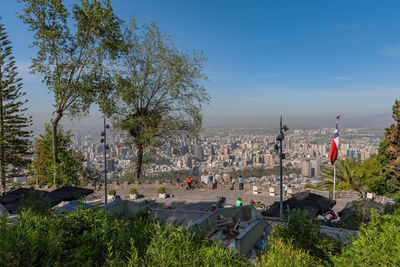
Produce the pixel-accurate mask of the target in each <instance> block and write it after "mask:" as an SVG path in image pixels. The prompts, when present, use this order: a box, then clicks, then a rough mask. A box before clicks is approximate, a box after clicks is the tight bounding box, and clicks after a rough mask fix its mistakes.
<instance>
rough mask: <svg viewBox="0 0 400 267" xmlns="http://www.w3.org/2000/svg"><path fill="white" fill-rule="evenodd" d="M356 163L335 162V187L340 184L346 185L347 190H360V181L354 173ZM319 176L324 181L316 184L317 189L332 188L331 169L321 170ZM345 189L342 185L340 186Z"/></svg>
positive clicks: (346, 161) (352, 160)
mask: <svg viewBox="0 0 400 267" xmlns="http://www.w3.org/2000/svg"><path fill="white" fill-rule="evenodd" d="M357 167H358V163H357V162H356V160H355V159H344V160H339V161H336V185H338V184H340V183H342V184H347V185H348V187H349V188H351V189H353V190H356V191H359V190H360V188H361V185H362V184H361V181H360V180H359V179H357V177H356V176H355V171H356V169H357ZM321 176H322V178H323V179H324V180H323V181H322V182H320V183H319V184H318V187H319V188H320V189H323V190H328V189H330V188H333V176H334V169H333V167H326V168H324V169H322V171H321ZM342 186H343V187H345V186H344V185H342Z"/></svg>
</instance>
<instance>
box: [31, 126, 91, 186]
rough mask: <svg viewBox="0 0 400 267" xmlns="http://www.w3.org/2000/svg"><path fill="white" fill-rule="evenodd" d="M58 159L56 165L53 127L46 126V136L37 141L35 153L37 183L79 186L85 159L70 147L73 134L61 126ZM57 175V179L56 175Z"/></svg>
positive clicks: (34, 169) (58, 138)
mask: <svg viewBox="0 0 400 267" xmlns="http://www.w3.org/2000/svg"><path fill="white" fill-rule="evenodd" d="M57 140H58V158H59V160H60V161H59V163H58V164H56V162H55V160H54V156H53V154H54V153H53V146H52V132H51V126H50V125H49V124H46V128H45V132H44V134H42V135H40V136H39V137H38V138H36V139H35V152H34V158H33V161H32V170H33V174H34V177H35V180H36V182H37V183H38V184H39V185H40V186H43V185H48V184H55V185H68V184H69V183H74V184H79V178H80V177H81V176H82V175H84V174H83V173H84V172H85V168H84V167H83V162H84V157H83V155H82V154H81V153H80V152H76V151H75V150H74V149H72V148H71V147H70V145H71V133H70V132H68V131H67V132H65V131H64V130H63V128H62V127H61V126H58V130H57ZM54 173H57V177H56V176H55V175H54Z"/></svg>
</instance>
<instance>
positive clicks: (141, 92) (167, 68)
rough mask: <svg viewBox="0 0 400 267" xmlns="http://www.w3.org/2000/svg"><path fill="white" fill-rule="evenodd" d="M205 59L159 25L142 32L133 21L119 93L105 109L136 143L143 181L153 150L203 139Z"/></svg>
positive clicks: (138, 169)
mask: <svg viewBox="0 0 400 267" xmlns="http://www.w3.org/2000/svg"><path fill="white" fill-rule="evenodd" d="M204 61H205V59H204V57H203V56H202V53H200V52H197V51H194V52H193V53H192V54H190V53H186V52H185V51H181V50H179V49H177V48H176V47H175V46H174V44H173V43H172V41H171V39H170V37H169V36H167V35H166V34H165V33H164V32H162V31H161V30H160V29H159V28H158V27H157V26H156V25H155V24H154V23H153V24H151V25H144V26H143V28H142V29H138V27H136V24H135V22H134V20H133V21H132V23H131V24H130V25H129V26H128V27H126V29H125V32H124V47H123V51H122V56H121V60H120V61H119V62H118V63H119V64H118V70H116V71H115V80H116V84H117V86H116V90H115V91H114V92H113V94H112V97H111V98H109V97H104V98H103V101H102V103H101V108H102V110H103V111H104V112H105V113H106V114H108V115H109V116H112V118H113V122H114V126H115V127H116V128H119V129H121V130H123V131H126V132H127V133H128V134H129V137H130V138H131V139H132V141H131V142H132V144H133V145H134V146H135V148H136V153H137V165H136V177H137V178H140V176H141V169H142V164H143V155H144V153H145V151H147V150H148V149H149V148H154V147H158V146H159V144H160V143H161V142H173V141H174V140H177V139H178V138H180V137H183V136H185V137H197V136H198V133H199V131H200V129H201V122H202V115H201V113H200V110H201V105H202V103H204V102H207V101H208V99H209V97H208V95H207V93H206V91H205V88H204V87H203V86H202V82H203V81H204V80H205V78H206V77H205V75H204V74H203V73H202V68H203V63H204Z"/></svg>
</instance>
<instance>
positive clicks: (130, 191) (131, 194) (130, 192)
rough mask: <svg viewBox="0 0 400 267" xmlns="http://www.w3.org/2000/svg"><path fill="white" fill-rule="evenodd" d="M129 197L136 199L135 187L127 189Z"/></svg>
mask: <svg viewBox="0 0 400 267" xmlns="http://www.w3.org/2000/svg"><path fill="white" fill-rule="evenodd" d="M129 198H130V199H137V190H136V188H131V189H129Z"/></svg>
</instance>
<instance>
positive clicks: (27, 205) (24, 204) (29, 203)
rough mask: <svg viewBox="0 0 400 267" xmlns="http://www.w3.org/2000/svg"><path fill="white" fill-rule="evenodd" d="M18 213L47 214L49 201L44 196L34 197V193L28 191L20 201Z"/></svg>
mask: <svg viewBox="0 0 400 267" xmlns="http://www.w3.org/2000/svg"><path fill="white" fill-rule="evenodd" d="M19 209H20V212H21V211H22V212H31V213H33V214H41V215H45V214H49V213H50V209H51V205H50V201H49V200H48V199H46V198H45V197H44V195H42V194H41V195H39V196H35V191H34V190H30V191H29V194H28V196H27V197H23V198H22V199H21V206H20V208H19Z"/></svg>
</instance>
